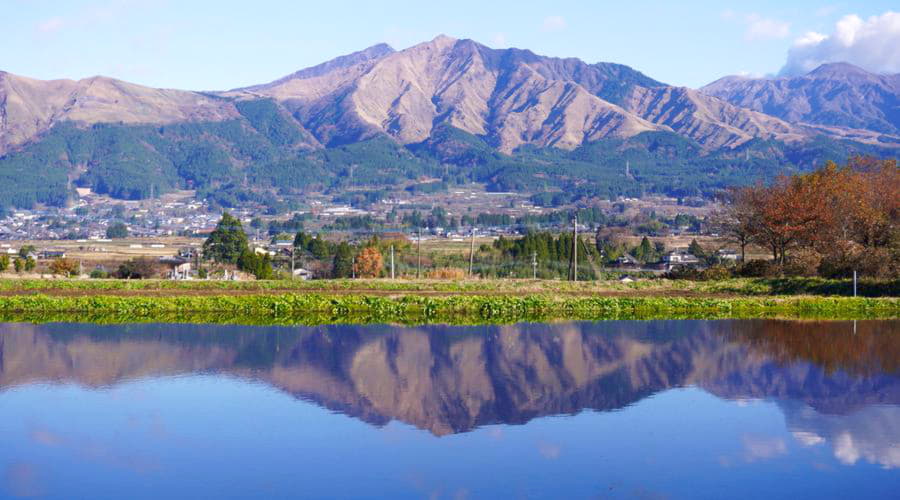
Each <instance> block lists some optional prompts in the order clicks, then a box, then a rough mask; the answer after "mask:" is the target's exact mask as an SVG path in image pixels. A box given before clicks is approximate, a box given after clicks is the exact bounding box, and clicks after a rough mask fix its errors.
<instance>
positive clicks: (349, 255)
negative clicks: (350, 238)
mask: <svg viewBox="0 0 900 500" xmlns="http://www.w3.org/2000/svg"><path fill="white" fill-rule="evenodd" d="M352 272H353V248H352V247H351V246H350V245H349V244H348V243H347V242H345V241H344V242H341V243H340V244H339V245H338V247H337V250H336V251H335V252H334V260H332V264H331V277H332V278H349V277H350V276H351V275H352Z"/></svg>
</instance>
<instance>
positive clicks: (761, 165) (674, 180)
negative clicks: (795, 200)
mask: <svg viewBox="0 0 900 500" xmlns="http://www.w3.org/2000/svg"><path fill="white" fill-rule="evenodd" d="M235 106H236V108H237V110H238V111H239V113H240V115H241V116H240V117H239V118H235V119H232V120H226V121H222V122H200V123H176V124H171V125H164V126H149V125H144V126H141V125H122V124H98V125H93V126H89V127H84V126H79V125H77V124H74V123H62V124H58V125H56V126H54V127H53V128H52V129H51V130H49V131H48V132H47V133H46V134H45V135H44V136H43V137H41V138H40V140H38V141H36V142H33V143H31V144H29V145H27V146H25V147H24V148H23V149H21V150H18V151H15V152H12V153H9V154H7V155H6V156H4V157H2V158H0V208H8V207H18V208H30V207H32V206H34V205H35V204H36V203H42V204H47V205H53V206H62V205H64V204H65V203H66V202H67V200H68V199H70V197H71V196H72V191H73V189H74V188H76V187H90V188H91V189H93V190H94V191H95V192H98V193H101V194H108V195H110V196H112V197H114V198H120V199H144V198H148V197H150V196H158V195H160V194H163V193H166V192H169V191H171V190H174V189H196V190H197V191H198V193H199V195H200V196H202V197H205V198H207V199H209V200H210V201H212V202H214V203H216V204H218V205H221V206H223V207H226V208H227V207H232V206H235V205H237V204H239V203H241V202H246V201H255V202H259V203H262V204H265V205H269V206H274V205H275V204H276V203H277V202H276V198H277V197H282V198H284V197H288V198H289V197H291V196H292V195H302V194H303V193H308V192H323V193H326V194H330V195H332V196H334V197H337V198H341V199H346V201H350V202H353V203H354V204H357V203H358V204H365V203H366V202H369V201H370V200H371V199H372V198H374V197H377V196H381V195H383V194H386V193H389V192H390V191H391V190H399V189H403V187H402V186H407V190H409V191H411V192H420V193H428V192H434V191H442V190H446V189H448V188H449V187H450V186H452V185H458V184H465V183H470V182H476V183H483V184H484V185H486V186H487V189H489V190H491V191H516V192H525V193H532V194H533V195H534V197H533V200H534V201H535V202H536V203H538V204H542V205H547V206H558V205H562V204H566V203H571V202H573V201H578V200H581V199H587V198H615V197H617V196H628V197H638V196H641V195H644V194H648V193H664V194H668V195H671V196H676V197H687V196H704V195H712V194H713V193H715V192H716V191H718V190H720V189H722V188H724V187H727V186H733V185H745V184H749V183H752V182H755V181H756V180H758V179H763V180H769V179H772V178H774V176H776V175H777V174H781V173H796V172H802V171H809V170H812V169H813V168H814V167H815V166H816V165H815V163H816V161H817V159H820V158H833V159H838V160H843V159H846V158H848V157H850V156H852V155H854V154H869V155H874V156H884V155H885V153H886V151H884V150H879V149H877V148H874V147H871V146H865V145H861V144H857V143H852V142H839V141H833V140H824V139H822V140H814V141H810V142H808V143H805V144H802V145H787V144H783V143H778V142H773V141H762V140H755V141H751V142H749V143H747V144H745V145H743V146H741V147H739V148H737V149H734V150H721V151H716V152H712V153H707V152H705V151H703V150H702V148H701V147H700V146H699V145H698V144H696V143H694V142H692V141H690V140H688V139H685V138H683V137H680V136H678V135H676V134H673V133H665V132H647V133H643V134H640V135H638V136H635V137H633V138H631V139H627V140H622V139H609V140H603V141H599V142H594V143H591V144H585V145H583V146H581V147H579V148H577V149H575V150H572V151H566V150H561V149H556V148H536V147H532V146H526V147H522V148H519V149H518V150H516V151H515V152H514V153H513V154H511V155H506V154H502V153H499V152H497V151H496V150H495V149H494V147H493V146H494V145H493V144H491V142H490V139H489V138H483V137H478V136H474V135H471V134H468V133H466V132H463V131H461V130H459V129H455V128H453V127H450V126H445V125H442V126H438V127H437V128H436V129H435V130H434V131H433V133H432V136H431V137H430V138H429V139H428V140H426V141H424V142H422V143H418V144H411V145H408V146H403V145H400V144H398V143H396V142H395V141H393V140H392V139H390V138H389V137H387V136H384V135H382V136H375V137H371V138H368V139H365V140H362V141H360V142H355V143H350V144H341V145H335V146H330V147H327V148H322V147H321V146H320V145H319V144H318V142H317V141H316V139H315V138H314V137H312V136H311V135H310V134H309V133H308V132H307V131H306V130H305V129H304V128H303V127H301V126H299V124H298V122H297V121H295V120H294V119H293V117H291V115H290V114H289V113H287V112H286V111H285V110H284V109H283V108H282V107H280V106H279V105H278V104H276V103H275V102H274V101H272V100H269V99H259V100H250V101H239V102H236V103H235ZM423 178H431V179H435V178H436V179H440V181H437V182H430V183H415V182H411V181H416V180H420V179H423ZM348 193H354V194H351V195H348ZM356 193H358V194H356Z"/></svg>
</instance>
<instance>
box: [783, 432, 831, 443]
mask: <svg viewBox="0 0 900 500" xmlns="http://www.w3.org/2000/svg"><path fill="white" fill-rule="evenodd" d="M791 434H793V435H794V439H796V440H797V441H799V442H800V444H802V445H803V446H815V445H817V444H822V443H824V442H825V438H823V437H822V436H819V435H818V434H816V433H813V432H807V431H794V432H792V433H791Z"/></svg>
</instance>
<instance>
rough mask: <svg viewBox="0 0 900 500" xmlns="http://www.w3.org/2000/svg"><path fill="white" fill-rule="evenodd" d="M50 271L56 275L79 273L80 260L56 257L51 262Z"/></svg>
mask: <svg viewBox="0 0 900 500" xmlns="http://www.w3.org/2000/svg"><path fill="white" fill-rule="evenodd" d="M50 272H51V273H53V275H54V276H74V275H76V274H78V262H75V261H74V260H72V259H54V260H53V261H52V262H50Z"/></svg>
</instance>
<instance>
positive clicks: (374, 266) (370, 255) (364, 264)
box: [353, 246, 384, 278]
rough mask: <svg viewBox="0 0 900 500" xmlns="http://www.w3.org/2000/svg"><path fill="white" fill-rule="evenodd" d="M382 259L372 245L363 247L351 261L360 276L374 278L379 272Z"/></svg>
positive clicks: (382, 262) (382, 263)
mask: <svg viewBox="0 0 900 500" xmlns="http://www.w3.org/2000/svg"><path fill="white" fill-rule="evenodd" d="M383 265H384V259H383V258H382V256H381V252H379V251H378V249H377V248H376V247H374V246H372V247H366V248H363V249H362V251H361V252H359V255H357V256H356V259H355V260H354V262H353V270H354V271H355V272H356V276H358V277H360V278H375V277H377V276H378V275H379V274H380V273H381V268H382V266H383Z"/></svg>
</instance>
